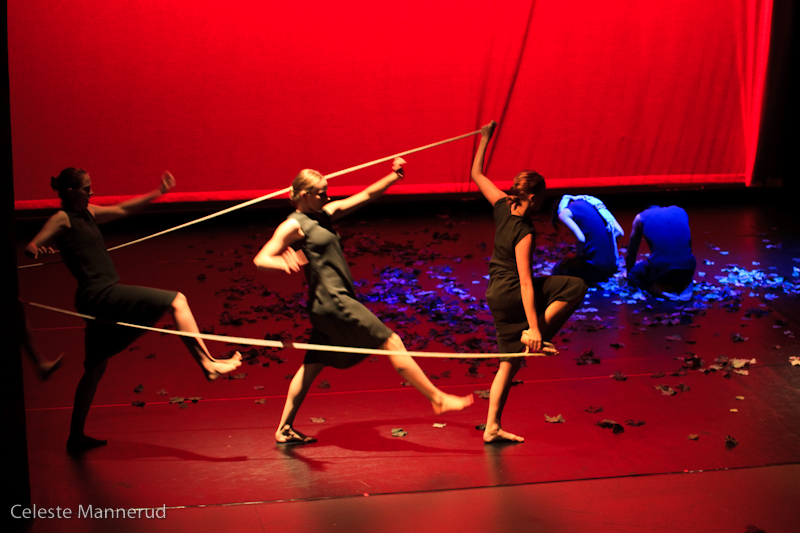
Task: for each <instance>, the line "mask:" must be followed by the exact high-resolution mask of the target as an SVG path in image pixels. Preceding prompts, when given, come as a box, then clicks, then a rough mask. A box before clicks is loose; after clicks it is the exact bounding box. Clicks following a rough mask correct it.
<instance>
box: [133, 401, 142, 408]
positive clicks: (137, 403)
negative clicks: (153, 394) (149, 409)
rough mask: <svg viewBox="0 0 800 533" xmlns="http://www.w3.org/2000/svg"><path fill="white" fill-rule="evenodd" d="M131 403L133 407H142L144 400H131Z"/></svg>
mask: <svg viewBox="0 0 800 533" xmlns="http://www.w3.org/2000/svg"><path fill="white" fill-rule="evenodd" d="M131 405H132V406H134V407H144V402H141V401H139V400H136V401H135V402H131Z"/></svg>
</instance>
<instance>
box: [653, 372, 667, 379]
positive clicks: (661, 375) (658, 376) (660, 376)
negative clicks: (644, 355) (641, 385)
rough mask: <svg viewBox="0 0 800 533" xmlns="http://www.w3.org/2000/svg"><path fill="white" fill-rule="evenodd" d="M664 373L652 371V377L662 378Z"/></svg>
mask: <svg viewBox="0 0 800 533" xmlns="http://www.w3.org/2000/svg"><path fill="white" fill-rule="evenodd" d="M665 375H666V374H665V373H664V372H653V376H652V377H654V378H663V377H664V376H665Z"/></svg>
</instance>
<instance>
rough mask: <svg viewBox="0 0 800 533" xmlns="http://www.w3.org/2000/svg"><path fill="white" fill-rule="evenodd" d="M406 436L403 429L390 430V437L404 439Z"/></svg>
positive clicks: (406, 433)
mask: <svg viewBox="0 0 800 533" xmlns="http://www.w3.org/2000/svg"><path fill="white" fill-rule="evenodd" d="M406 435H408V432H407V431H403V428H394V429H392V437H405V436H406Z"/></svg>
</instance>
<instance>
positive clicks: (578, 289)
mask: <svg viewBox="0 0 800 533" xmlns="http://www.w3.org/2000/svg"><path fill="white" fill-rule="evenodd" d="M494 221H495V235H494V251H493V252H492V259H491V261H490V263H489V286H488V287H487V288H486V300H487V302H488V304H489V309H490V310H491V312H492V319H493V320H494V326H495V329H497V347H498V349H499V351H500V353H520V352H522V351H523V350H524V349H525V345H524V344H523V343H522V341H521V340H520V337H521V336H522V332H523V331H525V330H526V329H528V318H527V317H526V316H525V307H524V306H523V304H522V292H521V291H520V281H519V270H517V255H516V251H515V248H516V246H517V244H519V242H520V241H521V240H522V239H523V238H525V237H526V236H527V235H531V237H532V238H533V243H532V244H531V248H532V249H534V250H535V249H536V232H535V231H534V229H533V224H532V223H531V221H530V220H528V219H527V218H525V217H521V216H517V215H513V214H512V213H511V208H510V206H509V205H508V202H507V201H506V199H505V198H501V199H499V200H498V201H497V202H496V203H495V204H494ZM586 289H587V287H586V283H584V282H583V280H581V279H580V278H575V277H572V276H547V277H541V278H533V292H534V303H535V307H536V315H537V316H541V315H542V313H544V310H545V309H547V307H548V306H549V305H550V304H552V303H553V302H557V301H562V302H580V299H581V298H583V295H584V294H585V293H586ZM544 340H546V341H549V340H550V339H544ZM502 360H503V359H501V361H502Z"/></svg>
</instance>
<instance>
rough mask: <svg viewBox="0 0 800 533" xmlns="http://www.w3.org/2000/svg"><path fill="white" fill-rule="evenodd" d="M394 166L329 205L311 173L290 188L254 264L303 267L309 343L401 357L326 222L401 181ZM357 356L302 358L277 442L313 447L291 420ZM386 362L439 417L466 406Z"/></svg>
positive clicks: (398, 343) (405, 360)
mask: <svg viewBox="0 0 800 533" xmlns="http://www.w3.org/2000/svg"><path fill="white" fill-rule="evenodd" d="M404 163H405V161H403V159H401V158H395V160H394V161H393V163H392V172H391V173H390V174H389V175H387V176H386V177H384V178H383V179H381V180H378V181H377V182H375V183H373V184H372V185H370V186H369V187H367V188H366V189H364V190H363V191H361V192H359V193H357V194H354V195H353V196H350V197H349V198H344V199H342V200H337V201H334V202H330V203H328V194H327V190H328V182H327V181H326V180H325V177H324V176H323V175H322V174H320V173H319V172H317V171H316V170H309V169H306V170H302V171H300V173H299V174H298V175H297V177H295V179H294V181H292V191H291V200H292V203H293V204H294V206H295V207H296V208H297V210H296V211H295V212H293V213H292V214H290V215H289V217H288V218H287V219H286V220H285V221H284V222H282V223H281V224H280V225H279V226H278V227H277V228H276V229H275V233H274V234H273V235H272V238H271V239H270V240H269V242H267V243H266V244H265V245H264V247H263V248H262V249H261V251H260V252H259V253H258V254H257V255H256V257H255V259H254V260H253V262H254V263H255V265H256V266H257V267H258V268H259V269H262V270H281V271H284V272H286V273H287V274H291V273H294V272H299V271H300V267H301V266H303V265H305V273H306V279H307V281H308V306H309V316H310V319H311V325H312V326H313V328H314V329H313V332H312V334H311V338H310V339H309V343H311V344H327V345H335V346H352V347H357V348H379V349H383V350H394V351H405V346H403V341H402V340H401V339H400V337H399V336H398V335H397V334H396V333H393V332H392V330H391V329H389V328H388V327H386V326H385V325H384V324H383V323H382V322H381V321H380V320H379V319H378V317H376V316H375V315H374V314H372V312H370V311H369V309H367V308H366V307H364V306H363V305H362V304H361V303H360V302H359V301H358V300H356V294H355V287H354V286H353V277H352V275H351V274H350V268H349V267H348V266H347V261H346V260H345V258H344V255H343V254H342V248H341V246H340V244H339V235H338V233H336V230H335V229H334V227H333V221H334V220H336V219H338V218H340V217H342V216H344V215H346V214H348V213H351V212H352V211H354V210H355V209H357V208H358V207H361V206H362V205H364V204H366V203H367V202H369V201H371V200H373V199H375V198H377V197H378V196H380V195H381V194H383V192H384V191H385V190H386V189H388V188H389V187H390V186H391V185H392V184H393V183H394V182H395V181H397V180H399V179H400V178H402V177H403V168H402V165H403V164H404ZM366 357H367V356H366V355H359V354H338V353H333V352H322V351H309V352H308V353H306V356H305V359H304V360H303V366H302V367H300V370H298V372H297V374H295V375H294V378H292V382H291V383H290V385H289V392H288V394H287V397H286V404H285V406H284V408H283V414H282V415H281V420H280V424H278V430H277V431H276V432H275V440H276V441H277V442H281V443H285V442H298V443H307V442H315V440H316V439H314V438H313V437H308V436H306V435H304V434H302V433H301V432H299V431H297V430H295V429H294V428H293V424H294V420H295V416H296V415H297V411H298V410H299V409H300V405H301V404H302V402H303V399H304V398H305V396H306V393H308V390H309V389H310V388H311V385H312V383H313V382H314V379H315V378H316V377H317V376H318V375H319V373H320V372H322V369H323V368H325V367H326V366H331V367H334V368H349V367H351V366H353V365H355V364H356V363H358V362H359V361H361V360H363V359H364V358H366ZM389 361H390V362H391V363H392V365H393V366H394V368H395V370H397V372H399V373H400V375H401V376H403V379H405V380H406V381H408V382H409V383H410V384H411V385H413V386H414V387H416V389H417V390H418V391H420V392H421V393H422V394H423V395H424V396H425V397H426V398H428V400H430V402H431V404H433V410H434V411H435V412H436V413H437V414H438V413H444V412H445V411H457V410H460V409H463V408H465V407H467V406H468V405H470V404H472V402H473V398H472V396H463V397H458V396H453V395H450V394H445V393H443V392H442V391H440V390H439V389H437V388H436V387H434V386H433V383H431V382H430V380H429V379H428V378H427V377H426V376H425V374H424V373H423V372H422V370H421V369H420V367H419V365H417V363H416V361H414V359H412V358H411V357H410V356H408V355H400V354H396V355H390V356H389Z"/></svg>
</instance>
